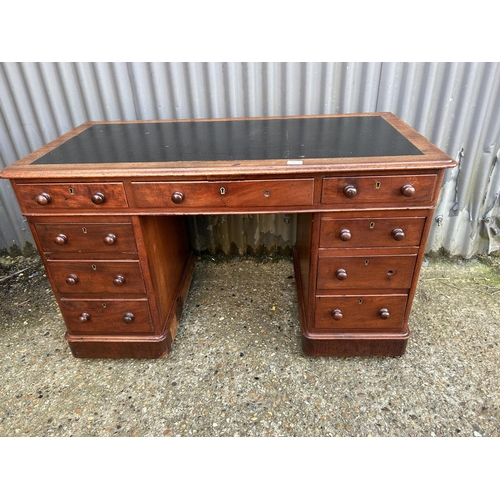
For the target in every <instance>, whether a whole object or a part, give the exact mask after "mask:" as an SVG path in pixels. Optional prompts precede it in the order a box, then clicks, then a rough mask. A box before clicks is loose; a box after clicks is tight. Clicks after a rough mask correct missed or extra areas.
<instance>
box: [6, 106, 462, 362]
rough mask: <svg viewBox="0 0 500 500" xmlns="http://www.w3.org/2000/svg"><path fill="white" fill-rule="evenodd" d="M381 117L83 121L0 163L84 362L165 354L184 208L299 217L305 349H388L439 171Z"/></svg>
mask: <svg viewBox="0 0 500 500" xmlns="http://www.w3.org/2000/svg"><path fill="white" fill-rule="evenodd" d="M455 164H456V163H455V161H454V160H453V159H451V158H450V157H448V156H447V155H445V154H444V153H443V152H442V151H440V150H439V149H437V148H436V147H435V146H434V145H432V144H431V143H430V142H429V141H427V140H426V139H425V138H424V137H422V136H421V135H419V134H418V133H417V132H416V131H415V130H413V129H412V128H410V127H409V126H408V125H407V124H405V123H403V122H402V121H401V120H399V119H398V118H397V117H396V116H394V115H393V114H390V113H370V114H359V115H327V116H303V117H287V118H283V117H280V118H256V119H253V118H252V119H250V118H248V119H224V120H179V121H137V122H90V123H84V124H83V125H81V126H80V127H78V128H76V129H74V130H72V131H70V132H68V133H67V134H64V135H63V136H62V137H60V138H58V139H56V140H55V141H53V142H51V143H49V144H47V145H46V146H44V147H42V148H41V149H39V150H37V151H35V152H34V153H32V154H30V155H28V156H27V157H25V158H23V159H22V160H19V161H17V162H16V163H14V164H13V165H11V166H9V167H7V168H5V169H4V170H3V171H2V172H1V176H2V177H3V178H7V179H10V181H11V183H12V185H13V188H14V190H15V193H16V196H17V199H18V200H19V204H20V206H21V209H22V212H23V214H24V215H25V216H26V218H27V220H28V222H29V224H30V228H31V230H32V232H33V237H34V239H35V242H36V245H37V247H38V250H39V252H40V255H41V257H42V259H43V263H44V265H45V267H46V270H47V275H48V278H49V280H50V283H51V285H52V288H53V290H54V294H55V297H56V299H57V301H58V304H59V307H60V309H61V312H62V315H63V318H64V321H65V323H66V326H67V332H66V340H67V341H68V343H69V345H70V347H71V350H72V353H73V355H74V356H77V357H95V358H101V357H103V358H104V357H110V358H121V357H133V358H157V357H161V356H163V355H166V354H168V353H169V352H170V350H171V348H172V343H173V340H174V337H175V333H176V330H177V326H178V323H179V319H180V316H181V312H182V308H183V305H184V302H185V300H186V297H187V294H188V290H189V285H190V281H191V277H192V274H193V270H194V259H193V254H192V252H191V250H190V245H189V240H188V236H187V233H186V228H185V220H184V217H182V216H183V215H187V214H218V213H225V214H246V213H298V216H297V241H296V244H295V247H294V269H295V278H296V283H297V294H298V304H299V311H300V321H301V325H302V348H303V351H304V352H305V353H306V354H308V355H312V356H357V355H370V356H397V355H401V354H403V353H404V351H405V348H406V343H407V339H408V335H409V330H408V318H409V315H410V309H411V304H412V300H413V296H414V293H415V288H416V284H417V278H418V274H419V269H420V265H421V262H422V258H423V254H424V250H425V244H426V240H427V235H428V232H429V228H430V225H431V222H432V214H433V208H434V207H435V205H436V202H437V199H438V194H439V188H440V186H441V183H442V178H443V172H444V169H445V168H449V167H453V166H455Z"/></svg>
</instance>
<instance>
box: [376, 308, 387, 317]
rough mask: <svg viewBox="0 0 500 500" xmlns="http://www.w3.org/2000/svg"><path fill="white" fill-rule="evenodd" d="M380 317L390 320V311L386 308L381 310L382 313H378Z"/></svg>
mask: <svg viewBox="0 0 500 500" xmlns="http://www.w3.org/2000/svg"><path fill="white" fill-rule="evenodd" d="M378 315H379V316H380V317H381V318H382V319H389V317H390V314H389V310H388V309H386V308H385V307H384V308H383V309H380V311H379V312H378Z"/></svg>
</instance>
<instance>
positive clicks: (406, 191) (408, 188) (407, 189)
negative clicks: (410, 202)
mask: <svg viewBox="0 0 500 500" xmlns="http://www.w3.org/2000/svg"><path fill="white" fill-rule="evenodd" d="M401 193H402V194H403V195H404V196H406V197H407V198H410V197H411V196H413V195H414V194H415V188H414V187H413V186H412V185H411V184H405V185H404V186H403V187H402V188H401Z"/></svg>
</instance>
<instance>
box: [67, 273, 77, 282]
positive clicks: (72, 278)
mask: <svg viewBox="0 0 500 500" xmlns="http://www.w3.org/2000/svg"><path fill="white" fill-rule="evenodd" d="M78 281H79V280H78V276H77V275H76V274H70V275H69V276H68V277H67V278H66V283H67V284H68V285H76V284H77V283H78Z"/></svg>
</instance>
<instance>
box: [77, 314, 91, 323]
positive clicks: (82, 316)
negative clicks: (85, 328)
mask: <svg viewBox="0 0 500 500" xmlns="http://www.w3.org/2000/svg"><path fill="white" fill-rule="evenodd" d="M78 319H79V320H80V323H88V322H89V321H90V314H89V313H82V314H80V317H79V318H78Z"/></svg>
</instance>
